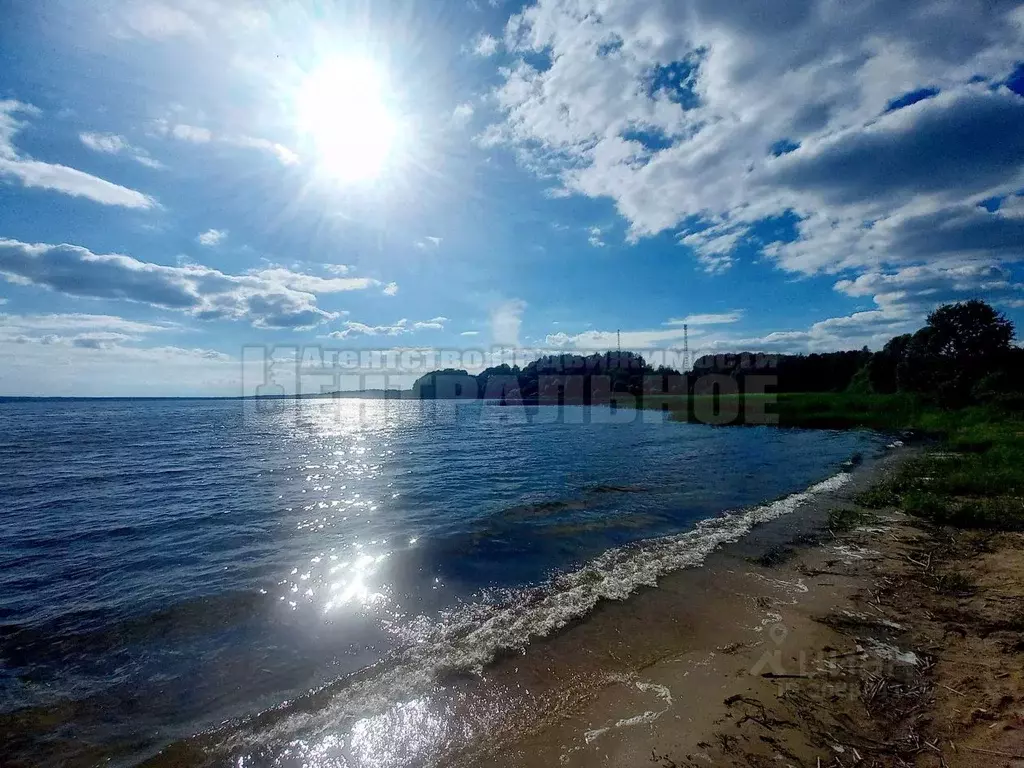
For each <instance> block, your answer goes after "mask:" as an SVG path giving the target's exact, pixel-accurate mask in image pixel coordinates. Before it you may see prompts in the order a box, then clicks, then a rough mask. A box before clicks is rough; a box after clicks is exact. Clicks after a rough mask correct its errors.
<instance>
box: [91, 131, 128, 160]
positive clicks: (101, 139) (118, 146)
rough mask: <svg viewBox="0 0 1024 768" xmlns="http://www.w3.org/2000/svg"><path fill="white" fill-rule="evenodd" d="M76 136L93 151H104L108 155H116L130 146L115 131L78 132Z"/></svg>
mask: <svg viewBox="0 0 1024 768" xmlns="http://www.w3.org/2000/svg"><path fill="white" fill-rule="evenodd" d="M78 138H79V139H81V140H82V143H83V144H85V146H87V147H88V148H89V149H91V150H93V151H94V152H105V153H107V154H108V155H116V154H117V153H119V152H122V151H124V150H126V149H128V148H129V147H130V146H131V145H130V144H129V143H128V141H127V139H125V137H124V136H118V135H117V134H116V133H80V134H78Z"/></svg>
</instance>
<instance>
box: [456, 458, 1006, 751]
mask: <svg viewBox="0 0 1024 768" xmlns="http://www.w3.org/2000/svg"><path fill="white" fill-rule="evenodd" d="M918 452H919V451H918V449H916V448H903V449H900V450H897V451H893V452H891V453H890V454H889V455H887V456H885V457H883V458H882V459H881V460H879V462H878V463H877V465H875V466H871V467H865V468H863V470H861V471H859V472H856V473H855V478H854V480H853V481H852V482H850V483H847V484H846V486H844V487H843V488H841V489H840V490H839V491H838V492H836V493H834V494H827V495H825V496H822V497H819V498H817V499H814V500H812V501H811V502H809V503H808V504H807V505H805V506H804V507H802V508H801V509H800V510H799V511H798V512H797V513H796V514H793V515H788V516H783V517H781V518H778V519H777V520H774V521H771V522H769V523H766V524H764V525H762V526H759V527H758V528H755V529H754V530H753V531H752V532H751V533H750V534H748V535H747V536H746V537H744V538H743V539H741V540H739V541H737V542H734V543H732V544H729V545H727V546H725V547H723V548H721V549H719V550H718V551H716V552H715V553H713V554H712V555H710V556H709V557H708V558H707V560H706V562H705V564H704V565H703V566H702V567H700V568H694V569H689V570H684V571H679V572H676V573H673V574H670V575H669V576H666V577H664V578H663V579H662V580H661V581H660V582H659V585H658V587H657V588H654V589H646V590H643V591H641V592H639V593H636V594H634V595H633V596H631V597H630V598H629V599H628V600H626V601H623V602H621V603H605V604H602V606H600V607H599V608H598V609H597V610H596V611H595V612H594V614H593V615H592V616H591V617H589V618H588V620H587V621H585V622H580V623H578V624H577V625H575V626H572V627H568V628H566V629H564V630H562V632H560V633H558V634H557V635H555V636H554V637H551V638H548V639H545V640H541V641H538V642H536V643H535V644H534V645H532V646H531V648H530V650H529V651H528V652H527V654H526V656H523V657H519V658H516V659H503V660H500V661H498V662H497V663H496V664H495V665H494V668H493V669H490V670H488V671H487V673H486V675H485V676H486V677H487V678H488V683H489V684H488V687H489V688H491V689H492V690H493V691H502V690H504V691H506V692H509V693H512V692H515V694H517V695H511V696H509V697H508V701H509V702H515V703H514V704H513V706H512V707H511V709H512V712H511V713H510V714H509V716H507V717H503V718H499V719H500V720H502V721H503V722H502V723H500V724H499V723H495V722H493V721H492V722H491V725H492V726H496V725H502V726H504V727H498V728H497V729H495V731H493V732H492V735H491V736H490V737H488V738H487V739H485V740H484V741H483V742H482V743H478V744H476V745H474V746H473V747H471V748H470V749H468V750H465V751H462V752H461V754H456V755H452V756H451V758H452V759H450V760H449V761H448V762H449V763H450V764H453V765H459V766H485V765H486V766H506V765H507V766H538V768H539V767H540V766H550V765H567V766H593V765H609V766H638V765H652V766H660V768H676V767H677V766H699V765H703V766H708V765H713V766H717V765H750V766H767V765H787V766H788V765H793V766H818V765H821V766H826V765H835V766H842V765H908V764H918V765H929V766H930V765H934V766H943V765H965V766H972V765H983V764H984V765H986V766H988V765H992V764H993V763H992V761H993V760H994V759H997V758H998V760H1003V761H1004V762H998V760H997V762H996V764H998V765H1009V766H1015V767H1017V766H1024V757H1021V758H1017V757H1014V756H1016V755H1022V754H1024V697H1021V696H1020V691H1022V690H1024V676H1022V674H1021V670H1020V664H1019V656H1018V657H1017V661H1016V662H1014V658H1013V654H1017V653H1019V652H1020V650H1021V649H1022V648H1024V644H1022V640H1024V635H1020V634H1019V633H1018V634H1017V635H1016V636H1015V635H1014V632H1015V631H1017V630H1018V629H1019V630H1024V624H1022V625H1021V627H1019V628H1018V627H1017V626H1016V624H1014V623H1013V621H1020V622H1024V614H1022V616H1021V617H1020V618H1019V619H1010V620H1009V623H1007V622H1006V621H1005V620H1004V619H1001V618H1000V617H999V615H998V613H999V610H1000V606H1002V607H1003V608H1004V609H1005V605H1004V603H1006V601H1007V599H1010V600H1013V599H1017V600H1024V578H1021V576H1022V575H1024V537H1022V536H1021V534H1010V533H998V534H979V533H973V532H966V531H958V532H955V533H953V534H951V533H949V532H948V531H941V530H939V529H933V528H928V527H921V526H920V524H919V523H918V522H917V521H915V520H913V519H911V518H908V517H907V516H906V515H904V514H903V513H901V512H898V511H896V510H884V511H882V512H881V513H870V512H868V511H867V510H865V509H864V508H863V507H860V506H859V505H858V504H856V502H855V501H854V497H855V496H856V494H857V493H859V492H860V491H863V490H866V489H867V488H868V487H870V486H871V485H872V484H873V483H874V482H875V481H876V480H877V479H878V478H879V477H880V476H882V475H885V474H887V473H889V472H892V471H894V470H895V468H897V467H898V466H899V465H900V464H901V463H902V462H904V461H906V460H907V459H909V458H911V457H912V456H914V455H915V454H916V453H918ZM837 509H839V510H843V511H844V512H843V513H842V514H843V515H844V516H846V517H845V518H844V517H840V518H839V519H841V520H842V519H845V520H846V521H847V523H846V525H848V526H849V530H845V531H834V530H829V528H828V524H829V522H830V520H829V516H830V513H833V512H834V510H837ZM869 515H870V517H868V516H869ZM833 519H835V516H834V515H833ZM851 520H852V521H854V522H853V523H852V524H851V523H850V522H849V521H851ZM967 560H969V561H971V570H972V573H974V574H976V576H977V579H978V581H977V588H976V590H975V591H974V592H973V593H971V594H969V595H968V594H966V593H960V592H957V591H956V589H955V587H956V583H957V579H956V577H955V576H953V575H951V574H955V573H957V572H958V571H957V569H958V568H959V567H960V566H961V565H962V563H963V562H964V561H967ZM1014 575H1015V576H1016V578H1012V576H1014ZM1008 577H1009V578H1010V580H1009V584H1007V585H1006V586H1000V579H1001V578H1003V579H1005V578H1008ZM1006 589H1011V590H1015V592H1013V593H1012V594H1011V595H1010V596H1009V598H1008V597H1007V595H1005V594H1003V592H1005V590H1006ZM964 603H966V604H968V605H967V606H966V607H965V605H964ZM1018 605H1024V602H1021V603H1018ZM965 611H974V613H975V614H977V615H974V614H971V615H972V616H973V617H974V618H973V619H972V620H971V621H966V620H963V621H961V622H960V623H959V624H957V625H956V628H955V629H954V630H953V631H954V632H955V633H956V634H955V637H956V638H957V639H956V640H955V641H950V640H949V632H950V628H949V623H950V619H949V617H950V616H957V615H959V614H964V612H965ZM986 611H988V613H990V614H992V615H989V616H988V617H987V619H986V618H984V616H983V615H984V614H985V612H986ZM958 612H959V614H958ZM965 615H966V614H965ZM1001 621H1002V622H1003V623H1002V624H1001V623H1000V622H1001ZM1015 637H1016V639H1015ZM1008 653H1009V654H1011V655H1010V656H1007V654H1008ZM531 656H533V657H535V658H533V659H532V660H531V659H530V657H531ZM1015 663H1016V666H1014V664H1015ZM965 668H966V670H967V671H965ZM976 669H983V670H990V671H991V674H990V675H989V677H987V678H984V679H982V678H980V677H979V676H978V675H976V674H973V671H976ZM524 692H525V693H524ZM819 761H820V762H819Z"/></svg>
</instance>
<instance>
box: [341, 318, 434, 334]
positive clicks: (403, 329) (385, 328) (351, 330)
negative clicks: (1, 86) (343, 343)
mask: <svg viewBox="0 0 1024 768" xmlns="http://www.w3.org/2000/svg"><path fill="white" fill-rule="evenodd" d="M447 322H448V318H447V317H432V318H431V319H430V320H421V321H418V322H415V323H410V322H409V320H408V319H406V318H404V317H403V318H402V319H401V320H397V321H395V322H394V323H392V324H391V325H367V324H366V323H359V322H356V321H352V320H350V321H347V322H345V323H344V327H343V328H342V329H341V330H340V331H332V332H331V333H329V334H327V337H328V338H330V339H350V338H352V337H353V336H402V335H404V334H407V333H412V332H414V331H422V330H438V331H439V330H442V329H443V328H444V325H445V323H447Z"/></svg>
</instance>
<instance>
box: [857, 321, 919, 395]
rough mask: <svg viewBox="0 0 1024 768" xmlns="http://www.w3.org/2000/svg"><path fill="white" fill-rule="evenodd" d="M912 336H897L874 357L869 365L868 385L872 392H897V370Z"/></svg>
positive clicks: (907, 334)
mask: <svg viewBox="0 0 1024 768" xmlns="http://www.w3.org/2000/svg"><path fill="white" fill-rule="evenodd" d="M911 338H913V336H912V334H909V333H905V334H903V335H902V336H895V337H893V338H891V339H889V341H888V342H886V345H885V346H884V347H882V349H881V350H880V351H878V352H876V353H875V354H874V355H872V357H871V360H870V361H869V362H868V365H867V378H868V383H869V384H870V385H871V391H872V392H878V393H880V394H892V393H893V392H895V391H896V386H897V382H896V368H897V367H898V366H899V364H900V362H902V360H903V356H904V355H905V354H906V352H907V347H908V346H909V345H910V340H911Z"/></svg>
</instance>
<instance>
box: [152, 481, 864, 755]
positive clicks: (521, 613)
mask: <svg viewBox="0 0 1024 768" xmlns="http://www.w3.org/2000/svg"><path fill="white" fill-rule="evenodd" d="M851 477H852V476H851V475H850V474H849V473H847V472H843V473H840V474H837V475H835V476H833V477H830V478H828V479H827V480H824V481H823V482H820V483H817V484H816V485H813V486H811V487H810V488H808V489H807V490H805V491H802V492H800V493H796V494H792V495H790V496H786V497H784V498H781V499H778V500H776V501H773V502H771V503H768V504H764V505H762V506H758V507H754V508H751V509H746V510H741V511H738V512H732V513H726V514H723V515H721V516H719V517H715V518H711V519H706V520H702V521H700V522H699V523H697V524H696V525H695V526H694V528H693V529H691V530H689V531H687V532H685V533H681V534H676V535H673V536H667V537H662V538H658V539H651V540H647V541H643V542H638V543H635V544H630V545H627V546H624V547H621V548H617V549H612V550H608V551H607V552H605V553H603V554H602V555H600V556H598V557H597V558H595V559H593V560H592V561H590V562H589V563H587V564H586V565H584V566H582V567H580V568H579V569H577V570H574V571H571V572H566V573H562V574H559V575H557V576H554V577H552V578H551V579H550V580H549V581H548V582H547V583H546V584H544V585H542V586H539V587H535V588H530V589H520V590H510V591H509V592H508V593H506V594H505V595H504V599H503V600H500V601H497V602H494V601H481V602H476V603H471V604H468V605H465V606H462V607H460V608H459V609H456V610H453V611H450V612H448V613H445V614H442V616H441V618H440V619H439V620H432V621H431V620H427V619H425V618H421V620H420V621H418V622H413V626H415V627H417V629H416V635H417V636H416V637H414V638H409V639H410V640H414V641H415V642H414V643H413V644H412V645H410V646H408V647H407V648H405V649H404V650H403V651H401V652H399V653H398V654H397V655H396V656H394V657H392V658H391V659H390V660H388V661H386V662H382V663H380V664H378V665H375V666H373V667H371V668H369V669H366V670H363V671H361V672H359V673H356V674H355V675H351V676H349V677H347V678H343V679H341V680H339V681H336V682H334V683H331V684H329V685H327V686H325V687H324V688H321V689H319V690H316V691H311V692H310V693H309V694H307V695H306V696H303V697H301V698H299V699H296V700H295V701H292V702H289V703H287V704H284V705H282V706H280V707H278V708H276V709H274V710H271V711H267V712H264V713H261V714H259V715H256V716H254V717H252V718H250V719H249V720H247V721H243V722H242V723H237V724H233V725H230V726H227V727H224V728H221V729H219V730H216V731H213V732H210V733H207V734H205V735H202V736H199V737H196V738H195V739H193V740H190V742H189V743H188V744H183V743H179V744H177V745H175V746H174V747H172V748H171V749H170V750H169V751H168V752H166V753H165V756H166V757H172V759H180V758H181V757H182V756H183V753H185V754H188V755H189V756H190V757H191V758H199V760H198V761H199V762H206V761H208V760H210V759H211V758H213V759H216V758H214V756H215V755H217V754H218V753H219V754H220V756H221V757H226V756H227V755H229V754H231V755H238V754H242V753H248V754H249V755H251V756H252V757H254V758H256V759H257V760H259V759H261V758H266V757H271V756H272V755H274V754H275V752H276V749H277V748H279V747H282V746H284V745H286V744H291V749H290V752H291V754H292V755H293V756H294V755H295V752H294V749H295V744H296V739H299V738H300V737H301V739H302V740H303V741H304V743H307V744H308V743H309V741H308V740H311V739H315V738H316V737H317V736H320V735H323V734H325V732H328V731H330V732H334V731H336V730H338V729H339V727H340V726H342V725H343V724H345V723H347V722H351V721H352V720H354V719H357V718H363V717H368V716H371V715H374V714H378V713H380V712H382V711H385V710H386V709H387V708H388V707H390V706H394V705H395V704H396V703H398V702H401V701H404V700H408V699H412V698H415V697H418V696H422V695H424V693H425V692H428V691H430V690H431V689H432V688H433V687H434V686H436V685H437V684H438V683H440V682H443V681H445V680H446V679H450V678H451V677H453V676H460V675H466V674H481V673H482V671H483V669H484V667H485V666H487V665H488V664H490V663H491V662H492V661H493V660H495V659H496V658H497V657H498V656H499V655H501V654H503V653H509V652H516V651H520V652H521V651H524V650H525V649H526V647H527V646H528V645H529V643H530V642H531V640H533V639H535V638H541V637H545V636H549V635H551V634H553V633H555V632H557V631H558V630H560V629H562V628H563V627H565V626H567V625H568V624H570V623H571V622H573V621H576V620H579V619H581V618H583V617H584V616H586V615H587V614H589V613H590V612H591V611H593V610H594V608H595V607H596V606H597V605H598V603H600V602H601V601H603V600H624V599H626V598H627V597H629V596H630V595H631V594H633V593H634V592H635V591H636V590H638V589H640V588H641V587H653V586H656V585H657V582H658V580H659V579H660V578H661V577H663V576H665V575H667V574H669V573H671V572H673V571H678V570H681V569H684V568H692V567H697V566H700V565H701V564H703V562H704V561H705V559H706V558H707V557H708V555H710V554H711V553H712V552H714V551H715V550H717V549H718V548H719V547H721V546H722V545H724V544H727V543H731V542H734V541H736V540H738V539H740V538H741V537H743V536H744V535H746V534H747V533H748V532H749V531H750V530H751V528H753V527H754V526H755V525H758V524H761V523H765V522H768V521H770V520H774V519H776V518H779V517H781V516H783V515H786V514H789V513H792V512H793V511H794V510H796V509H797V508H799V507H801V506H803V505H804V504H806V503H807V502H809V501H811V500H812V499H814V498H815V497H816V496H819V495H822V494H827V493H832V492H834V491H837V490H838V489H839V488H841V487H842V486H843V485H845V484H846V483H847V482H849V481H850V480H851ZM193 750H195V751H193ZM247 762H248V761H247Z"/></svg>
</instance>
